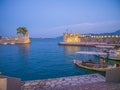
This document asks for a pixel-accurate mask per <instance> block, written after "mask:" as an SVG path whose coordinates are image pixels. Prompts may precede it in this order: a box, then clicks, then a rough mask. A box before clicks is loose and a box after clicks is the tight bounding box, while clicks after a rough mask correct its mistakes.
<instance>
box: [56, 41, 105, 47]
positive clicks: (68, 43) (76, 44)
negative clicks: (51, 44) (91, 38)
mask: <svg viewBox="0 0 120 90" xmlns="http://www.w3.org/2000/svg"><path fill="white" fill-rule="evenodd" d="M58 44H59V45H70V46H96V45H107V43H98V42H59V43H58Z"/></svg>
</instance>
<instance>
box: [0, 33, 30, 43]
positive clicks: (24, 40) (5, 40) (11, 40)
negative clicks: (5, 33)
mask: <svg viewBox="0 0 120 90" xmlns="http://www.w3.org/2000/svg"><path fill="white" fill-rule="evenodd" d="M26 43H30V37H29V34H26V35H24V36H19V37H14V38H13V37H12V38H4V37H3V38H2V39H0V44H26Z"/></svg>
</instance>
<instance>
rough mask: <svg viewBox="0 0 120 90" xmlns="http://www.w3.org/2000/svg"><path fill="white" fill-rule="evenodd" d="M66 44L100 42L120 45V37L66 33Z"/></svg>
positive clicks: (64, 35)
mask: <svg viewBox="0 0 120 90" xmlns="http://www.w3.org/2000/svg"><path fill="white" fill-rule="evenodd" d="M63 38H64V42H98V43H107V44H120V35H100V34H97V35H89V34H80V33H64V34H63Z"/></svg>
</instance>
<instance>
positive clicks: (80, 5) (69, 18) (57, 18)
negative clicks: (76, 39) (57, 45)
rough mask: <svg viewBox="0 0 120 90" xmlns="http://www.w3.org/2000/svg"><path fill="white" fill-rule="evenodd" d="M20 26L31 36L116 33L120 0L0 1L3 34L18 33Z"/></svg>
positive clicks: (119, 13) (0, 26) (1, 33)
mask: <svg viewBox="0 0 120 90" xmlns="http://www.w3.org/2000/svg"><path fill="white" fill-rule="evenodd" d="M20 26H25V27H27V29H28V30H29V32H30V36H31V37H57V36H61V35H62V34H63V32H66V30H67V31H68V32H73V33H76V32H79V33H91V32H92V33H104V32H114V31H116V30H118V29H120V0H0V36H8V37H11V36H16V28H17V27H20Z"/></svg>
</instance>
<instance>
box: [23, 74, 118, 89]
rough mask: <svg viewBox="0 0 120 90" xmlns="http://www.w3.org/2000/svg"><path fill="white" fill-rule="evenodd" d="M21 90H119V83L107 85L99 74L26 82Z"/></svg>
mask: <svg viewBox="0 0 120 90" xmlns="http://www.w3.org/2000/svg"><path fill="white" fill-rule="evenodd" d="M22 90H120V83H117V84H116V83H107V82H105V77H103V76H101V75H99V74H90V75H82V76H71V77H63V78H55V79H46V80H33V81H26V82H25V84H24V85H23V86H22Z"/></svg>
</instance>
